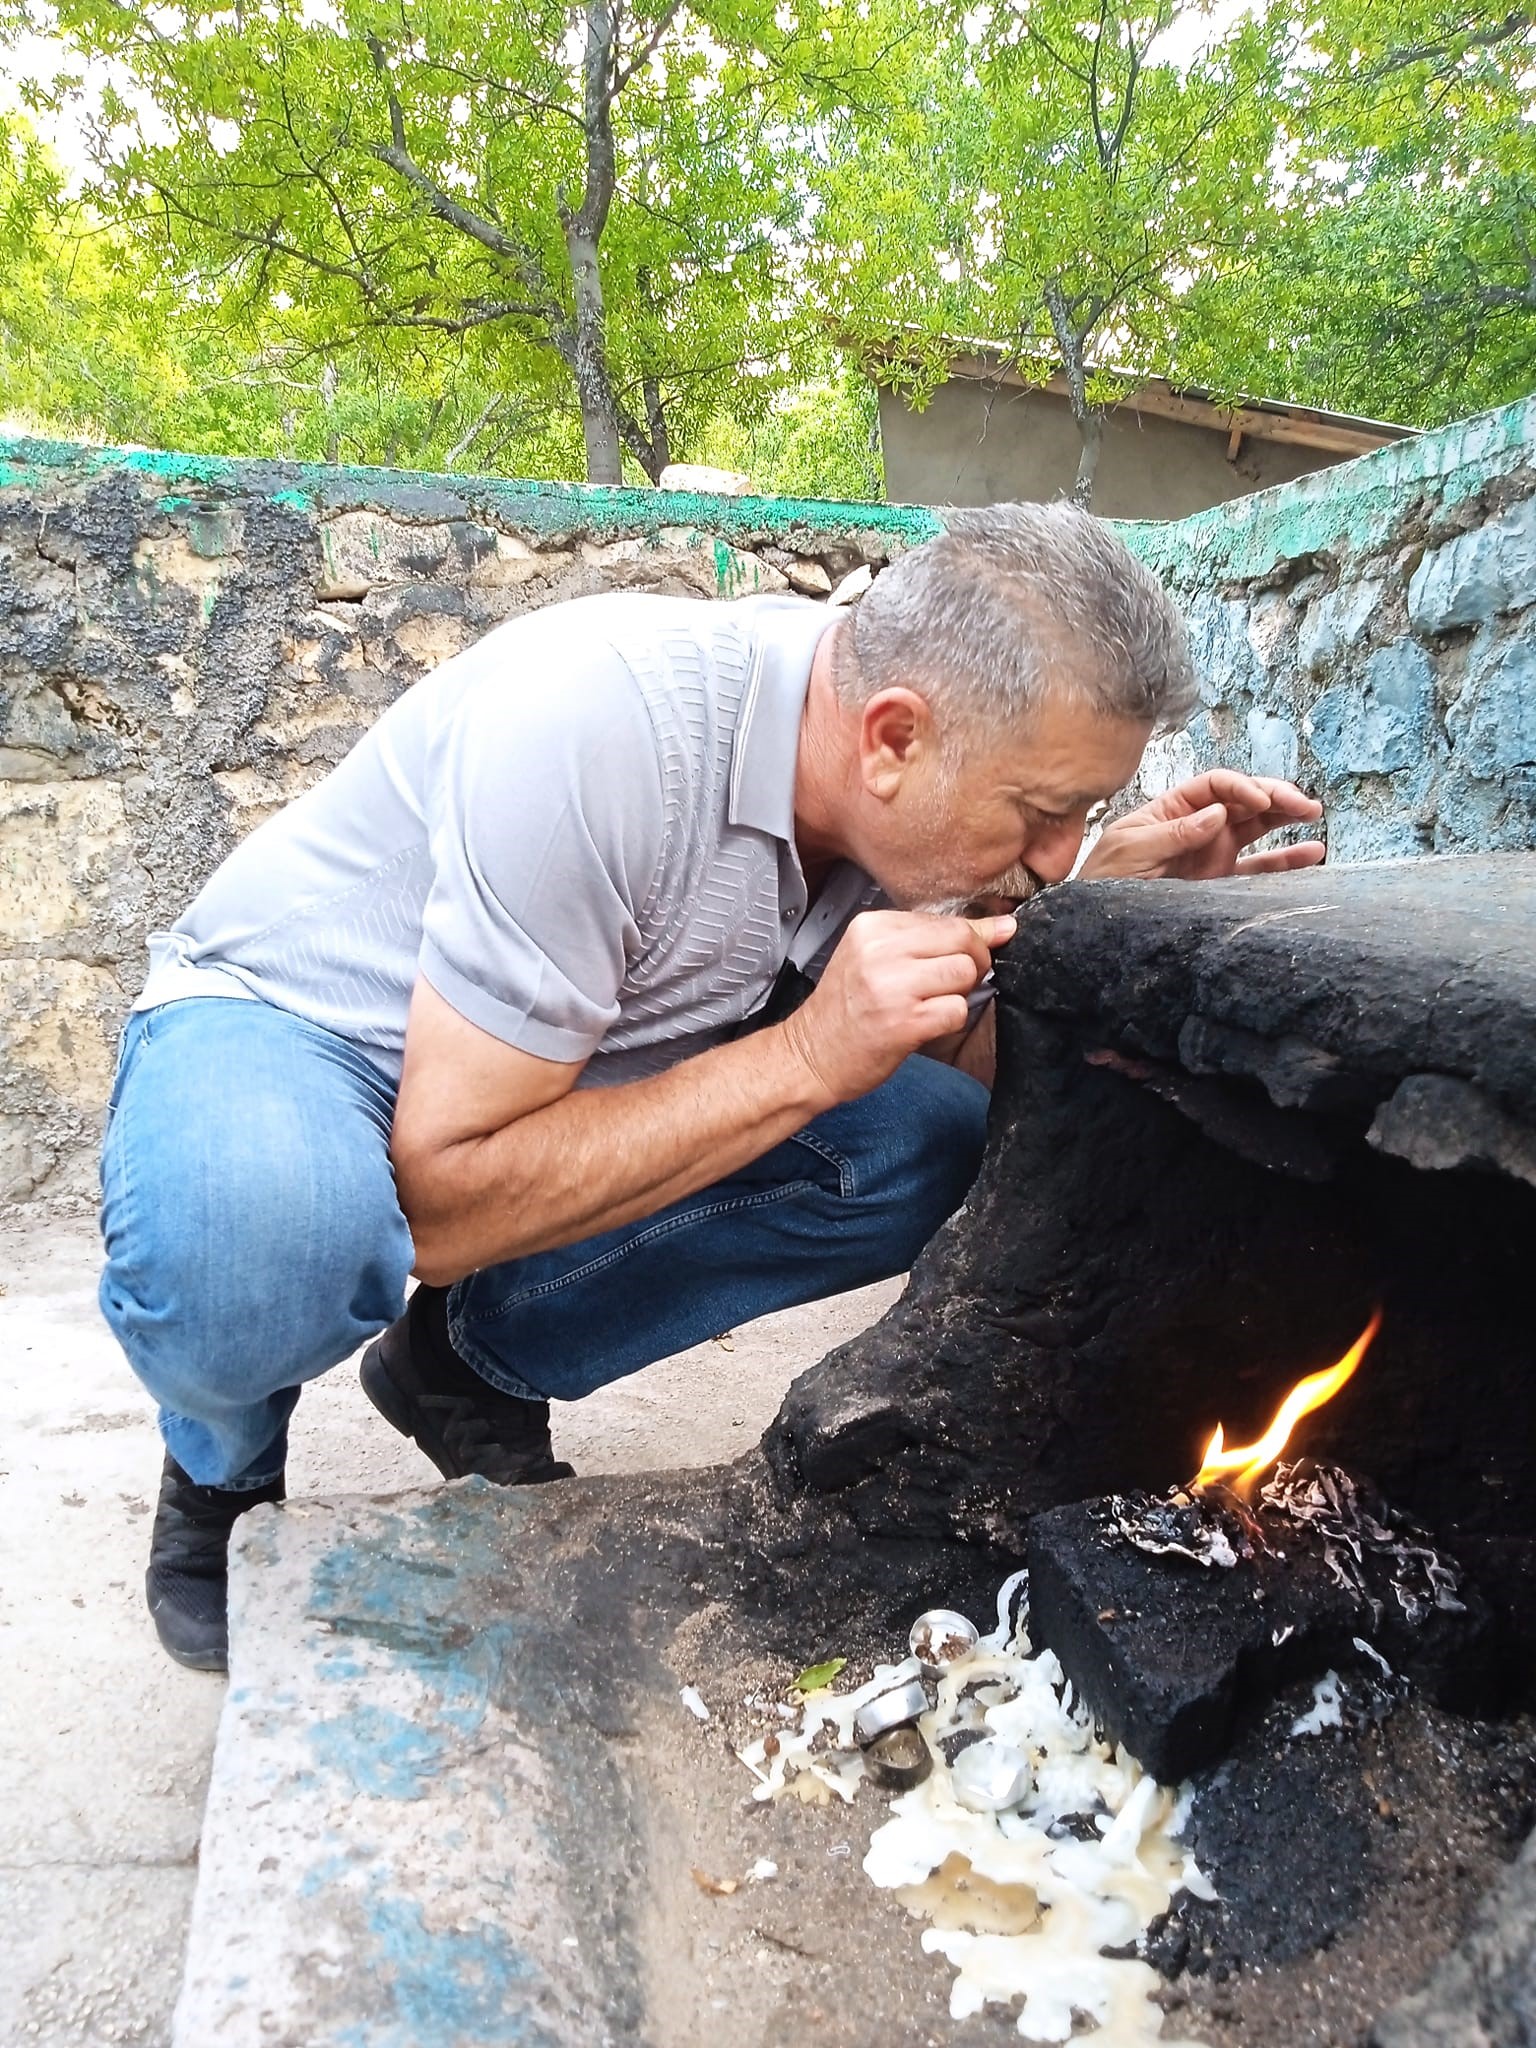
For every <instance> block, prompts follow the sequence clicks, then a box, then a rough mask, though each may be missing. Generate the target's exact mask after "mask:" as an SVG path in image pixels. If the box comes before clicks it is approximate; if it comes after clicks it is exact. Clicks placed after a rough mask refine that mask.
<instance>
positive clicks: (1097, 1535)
mask: <svg viewBox="0 0 1536 2048" xmlns="http://www.w3.org/2000/svg"><path fill="white" fill-rule="evenodd" d="M1297 1474H1300V1475H1301V1476H1300V1478H1297V1477H1295V1476H1294V1475H1297ZM1316 1475H1317V1468H1305V1469H1304V1468H1303V1467H1301V1466H1296V1467H1289V1468H1282V1473H1281V1478H1282V1479H1287V1478H1288V1483H1289V1486H1290V1488H1291V1489H1294V1488H1295V1487H1296V1486H1297V1485H1310V1486H1313V1487H1315V1486H1317V1485H1318V1484H1320V1483H1323V1484H1325V1483H1327V1482H1328V1481H1329V1479H1330V1478H1332V1477H1333V1476H1334V1475H1329V1474H1327V1473H1326V1472H1325V1473H1324V1474H1323V1475H1322V1479H1321V1480H1319V1479H1318V1477H1317V1476H1316ZM1337 1477H1338V1478H1340V1479H1343V1475H1337ZM1344 1483H1345V1485H1346V1486H1347V1485H1348V1482H1347V1481H1345V1482H1344ZM1273 1491H1274V1493H1275V1504H1267V1505H1265V1506H1262V1507H1261V1508H1260V1510H1259V1512H1258V1513H1257V1515H1255V1516H1253V1517H1247V1516H1240V1515H1234V1514H1231V1513H1229V1512H1226V1511H1224V1510H1223V1509H1222V1508H1221V1507H1219V1506H1216V1507H1212V1506H1209V1505H1207V1504H1205V1503H1203V1502H1201V1501H1200V1500H1199V1499H1198V1498H1195V1499H1191V1498H1190V1497H1188V1496H1176V1497H1174V1499H1173V1500H1169V1499H1167V1498H1155V1497H1153V1496H1149V1495H1131V1496H1113V1497H1109V1498H1105V1499H1100V1500H1093V1501H1084V1502H1081V1503H1079V1504H1077V1505H1075V1506H1070V1507H1064V1508H1056V1509H1053V1510H1051V1511H1050V1512H1049V1513H1046V1514H1043V1515H1037V1516H1036V1517H1035V1519H1034V1522H1033V1523H1032V1525H1031V1529H1030V1540H1029V1569H1030V1632H1031V1634H1032V1636H1033V1638H1034V1640H1035V1642H1036V1643H1037V1644H1041V1645H1044V1646H1045V1647H1046V1648H1048V1649H1051V1650H1053V1651H1054V1652H1055V1653H1056V1655H1057V1657H1058V1658H1059V1659H1060V1661H1061V1665H1062V1669H1063V1670H1064V1671H1065V1672H1066V1674H1067V1676H1068V1678H1070V1679H1071V1681H1072V1683H1073V1685H1074V1686H1075V1687H1076V1688H1077V1691H1078V1693H1079V1695H1080V1696H1081V1697H1082V1699H1083V1700H1084V1701H1085V1702H1086V1703H1087V1705H1088V1706H1089V1707H1090V1709H1091V1710H1092V1711H1093V1713H1094V1714H1095V1715H1096V1717H1097V1718H1098V1720H1099V1722H1100V1724H1101V1725H1102V1727H1103V1729H1104V1731H1105V1733H1106V1734H1107V1735H1108V1736H1109V1737H1110V1738H1111V1739H1112V1740H1114V1741H1116V1742H1120V1743H1123V1744H1124V1745H1125V1747H1126V1748H1127V1749H1129V1750H1130V1752H1131V1753H1132V1755H1133V1756H1135V1757H1136V1758H1137V1759H1138V1761H1139V1762H1140V1763H1141V1764H1143V1765H1144V1766H1145V1768H1146V1769H1147V1770H1149V1771H1151V1772H1152V1773H1153V1774H1154V1775H1155V1776H1156V1777H1158V1778H1161V1779H1163V1780H1164V1781H1165V1782H1170V1783H1172V1782H1177V1781H1178V1780H1180V1779H1182V1778H1185V1777H1187V1776H1188V1775H1189V1774H1190V1773H1191V1772H1192V1771H1196V1770H1199V1769H1201V1768H1202V1767H1203V1766H1205V1765H1207V1764H1211V1763H1214V1762H1215V1761H1216V1760H1217V1759H1218V1758H1219V1757H1220V1756H1221V1755H1222V1754H1223V1753H1224V1752H1225V1750H1226V1749H1227V1747H1228V1745H1229V1743H1230V1741H1231V1738H1232V1733H1233V1729H1234V1726H1235V1725H1236V1723H1237V1721H1238V1718H1239V1717H1240V1716H1241V1715H1243V1714H1244V1713H1245V1712H1249V1711H1251V1710H1254V1709H1256V1708H1259V1707H1262V1706H1264V1705H1265V1704H1266V1703H1267V1702H1268V1701H1269V1700H1270V1699H1271V1698H1273V1696H1274V1694H1275V1692H1276V1691H1277V1690H1278V1689H1279V1687H1281V1686H1282V1685H1284V1684H1286V1683H1287V1682H1289V1681H1290V1680H1292V1679H1296V1678H1308V1677H1314V1676H1317V1675H1319V1674H1321V1673H1322V1672H1324V1671H1326V1670H1328V1669H1330V1668H1349V1667H1354V1666H1358V1667H1365V1668H1368V1669H1371V1670H1373V1671H1374V1672H1375V1673H1377V1674H1378V1675H1384V1674H1383V1673H1382V1664H1383V1663H1384V1664H1385V1665H1386V1666H1388V1667H1389V1668H1390V1671H1391V1672H1392V1674H1393V1675H1394V1676H1397V1677H1400V1678H1402V1679H1404V1680H1406V1681H1408V1682H1410V1683H1412V1684H1413V1685H1414V1686H1415V1687H1416V1688H1417V1689H1418V1690H1420V1691H1422V1692H1424V1693H1425V1694H1427V1695H1428V1697H1430V1698H1431V1699H1433V1700H1435V1701H1436V1702H1437V1703H1438V1704H1441V1705H1449V1706H1454V1707H1457V1708H1459V1709H1461V1710H1463V1711H1466V1710H1472V1709H1476V1708H1486V1707H1488V1706H1490V1705H1492V1704H1493V1703H1494V1702H1495V1701H1496V1700H1497V1698H1498V1695H1499V1691H1500V1688H1501V1683H1502V1676H1501V1665H1500V1657H1499V1640H1498V1631H1497V1629H1496V1627H1495V1625H1494V1621H1493V1617H1492V1615H1491V1613H1490V1610H1489V1608H1488V1606H1487V1604H1486V1603H1485V1601H1484V1600H1483V1598H1482V1596H1481V1595H1480V1594H1479V1593H1478V1592H1477V1590H1476V1589H1475V1588H1474V1587H1472V1586H1471V1585H1470V1584H1469V1583H1468V1582H1467V1581H1466V1579H1465V1576H1464V1575H1463V1574H1462V1573H1461V1572H1460V1570H1459V1569H1458V1568H1457V1567H1456V1566H1454V1565H1453V1564H1452V1563H1451V1562H1450V1561H1449V1560H1447V1559H1445V1558H1444V1557H1443V1556H1442V1555H1441V1554H1440V1553H1438V1552H1436V1551H1435V1550H1434V1549H1433V1548H1432V1547H1431V1546H1429V1545H1428V1543H1427V1542H1426V1541H1425V1540H1424V1539H1423V1538H1422V1532H1419V1531H1417V1530H1414V1529H1412V1528H1411V1526H1404V1525H1403V1524H1402V1523H1401V1520H1400V1518H1399V1519H1396V1520H1393V1519H1391V1518H1390V1511H1387V1510H1382V1509H1381V1507H1380V1504H1379V1503H1376V1502H1374V1501H1373V1500H1372V1498H1371V1496H1370V1495H1369V1494H1368V1493H1364V1492H1362V1495H1361V1496H1359V1497H1357V1496H1356V1495H1355V1492H1354V1490H1353V1489H1352V1488H1351V1489H1350V1491H1349V1493H1348V1495H1347V1496H1346V1500H1347V1505H1348V1507H1349V1508H1350V1509H1353V1508H1354V1507H1355V1506H1356V1505H1357V1499H1358V1498H1363V1499H1364V1501H1365V1502H1366V1503H1367V1505H1365V1506H1363V1507H1361V1508H1360V1510H1359V1512H1360V1516H1361V1526H1362V1527H1364V1528H1368V1529H1374V1530H1375V1531H1378V1532H1380V1533H1381V1534H1382V1535H1384V1536H1387V1537H1392V1538H1395V1539H1396V1541H1395V1542H1393V1543H1382V1542H1373V1541H1372V1540H1371V1538H1370V1536H1369V1535H1368V1534H1366V1535H1364V1536H1362V1533H1361V1528H1360V1527H1356V1528H1351V1527H1349V1526H1348V1523H1347V1522H1346V1521H1344V1520H1341V1519H1340V1518H1334V1519H1332V1520H1331V1521H1329V1522H1328V1523H1327V1529H1328V1533H1325V1532H1324V1528H1323V1527H1321V1526H1319V1520H1320V1519H1321V1518H1319V1520H1308V1519H1305V1518H1297V1517H1294V1516H1293V1515H1291V1514H1289V1513H1287V1512H1286V1510H1285V1507H1284V1505H1283V1504H1281V1503H1283V1501H1284V1500H1285V1498H1286V1488H1285V1487H1283V1486H1281V1487H1276V1488H1275V1489H1273ZM1341 1532H1342V1533H1341ZM1357 1553H1358V1554H1357ZM1373 1651H1374V1652H1375V1656H1373V1655H1372V1652H1373ZM1378 1660H1379V1661H1378Z"/></svg>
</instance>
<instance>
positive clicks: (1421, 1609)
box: [1259, 1458, 1467, 1628]
mask: <svg viewBox="0 0 1536 2048" xmlns="http://www.w3.org/2000/svg"><path fill="white" fill-rule="evenodd" d="M1259 1499H1260V1503H1261V1505H1262V1506H1263V1507H1264V1508H1265V1509H1267V1510H1268V1511H1269V1512H1270V1513H1271V1514H1274V1515H1279V1516H1282V1517H1283V1518H1284V1519H1285V1520H1287V1521H1289V1522H1292V1523H1294V1524H1295V1525H1296V1526H1297V1527H1298V1528H1302V1529H1309V1530H1311V1531H1312V1532H1313V1533H1314V1534H1315V1535H1316V1536H1317V1537H1318V1538H1319V1539H1320V1541H1321V1543H1322V1546H1323V1562H1324V1563H1325V1565H1326V1566H1327V1568H1328V1571H1329V1572H1330V1573H1331V1575H1332V1577H1333V1579H1334V1581H1335V1583H1336V1584H1338V1585H1339V1586H1341V1587H1342V1588H1343V1589H1344V1591H1345V1592H1347V1593H1349V1594H1351V1595H1352V1596H1353V1597H1354V1598H1355V1599H1356V1600H1358V1601H1359V1602H1360V1604H1361V1605H1362V1606H1363V1607H1367V1608H1369V1609H1370V1612H1371V1616H1372V1619H1373V1620H1374V1621H1375V1622H1376V1623H1378V1624H1379V1623H1380V1621H1381V1618H1382V1603H1381V1601H1380V1600H1378V1599H1377V1598H1376V1597H1375V1596H1374V1595H1373V1594H1372V1592H1371V1591H1370V1589H1369V1587H1368V1585H1367V1583H1366V1576H1367V1565H1368V1563H1377V1564H1380V1565H1382V1566H1384V1567H1385V1570H1386V1576H1387V1579H1388V1582H1389V1584H1390V1585H1391V1588H1392V1591H1393V1593H1394V1594H1395V1596H1396V1598H1397V1602H1398V1605H1399V1606H1400V1607H1401V1608H1402V1611H1403V1615H1404V1617H1405V1619H1406V1620H1407V1622H1408V1625H1409V1626H1410V1627H1411V1628H1419V1627H1422V1625H1423V1624H1424V1622H1426V1621H1427V1620H1428V1619H1429V1617H1430V1615H1431V1614H1433V1613H1435V1612H1436V1611H1437V1610H1438V1611H1439V1612H1440V1613H1442V1614H1465V1613H1466V1611H1467V1610H1466V1603H1465V1601H1463V1600H1462V1599H1461V1597H1460V1595H1461V1574H1460V1571H1459V1569H1458V1568H1457V1566H1456V1565H1455V1564H1454V1563H1453V1562H1452V1561H1451V1559H1450V1558H1448V1557H1445V1556H1443V1555H1442V1554H1441V1552H1439V1551H1438V1550H1436V1549H1435V1547H1434V1545H1433V1544H1432V1543H1431V1541H1430V1538H1429V1535H1428V1533H1427V1532H1426V1531H1425V1530H1423V1529H1421V1528H1419V1527H1418V1525H1417V1524H1416V1523H1414V1522H1411V1521H1410V1520H1409V1519H1408V1517H1407V1516H1406V1515H1404V1514H1402V1513H1400V1512H1399V1511H1398V1510H1397V1509H1396V1508H1392V1507H1388V1506H1387V1504H1386V1503H1385V1502H1384V1501H1383V1500H1382V1498H1381V1496H1380V1495H1379V1494H1378V1493H1377V1492H1376V1490H1375V1488H1374V1487H1372V1486H1371V1485H1370V1484H1369V1482H1368V1481H1365V1480H1361V1479H1356V1478H1355V1477H1354V1476H1353V1475H1352V1474H1350V1473H1348V1472H1346V1471H1345V1470H1344V1469H1343V1468H1342V1466H1339V1465H1320V1464H1318V1463H1317V1462H1316V1461H1315V1460H1314V1459H1311V1458H1298V1459H1297V1460H1296V1461H1295V1463H1294V1464H1289V1465H1281V1466H1278V1467H1277V1468H1276V1471H1275V1474H1274V1476H1273V1478H1272V1479H1270V1480H1269V1481H1268V1482H1267V1483H1266V1485H1265V1487H1264V1490H1263V1492H1262V1493H1261V1494H1260V1496H1259Z"/></svg>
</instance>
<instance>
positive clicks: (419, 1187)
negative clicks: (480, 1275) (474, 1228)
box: [390, 1151, 472, 1287]
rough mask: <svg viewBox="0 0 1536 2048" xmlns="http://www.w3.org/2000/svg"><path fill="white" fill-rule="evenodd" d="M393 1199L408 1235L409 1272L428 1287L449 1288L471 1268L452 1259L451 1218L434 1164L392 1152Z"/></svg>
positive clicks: (458, 1260) (419, 1157) (417, 1157)
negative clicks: (411, 1259)
mask: <svg viewBox="0 0 1536 2048" xmlns="http://www.w3.org/2000/svg"><path fill="white" fill-rule="evenodd" d="M390 1163H391V1165H392V1166H393V1167H394V1170H395V1199H396V1200H397V1201H398V1202H399V1204H400V1212H401V1214H402V1215H403V1216H404V1218H405V1221H406V1227H407V1228H408V1229H409V1231H410V1233H411V1244H412V1247H413V1248H414V1250H415V1254H416V1258H415V1263H414V1264H413V1265H412V1267H411V1271H412V1272H413V1273H414V1274H415V1276H416V1278H417V1279H418V1280H420V1281H422V1282H423V1283H424V1284H425V1285H426V1286H428V1287H451V1286H452V1285H453V1283H454V1282H455V1281H456V1280H462V1279H463V1278H464V1276H465V1274H466V1272H468V1271H471V1270H472V1268H470V1267H468V1266H466V1265H465V1263H464V1261H463V1259H462V1258H461V1257H456V1256H455V1246H454V1237H455V1234H456V1233H455V1230H454V1218H453V1214H452V1211H451V1208H450V1207H449V1205H448V1204H447V1203H446V1201H445V1196H446V1193H447V1189H446V1188H445V1186H444V1184H443V1176H442V1173H441V1170H440V1166H439V1169H438V1170H436V1171H434V1164H435V1162H433V1161H430V1160H428V1159H426V1158H423V1157H421V1156H419V1155H417V1156H412V1155H410V1154H403V1155H402V1154H401V1153H400V1152H398V1151H396V1152H392V1153H391V1156H390Z"/></svg>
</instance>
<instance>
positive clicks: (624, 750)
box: [419, 615, 665, 1063]
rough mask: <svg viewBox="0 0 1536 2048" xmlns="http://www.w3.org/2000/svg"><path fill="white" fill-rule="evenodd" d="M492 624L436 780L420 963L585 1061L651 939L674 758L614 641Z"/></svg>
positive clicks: (520, 1032) (541, 1041)
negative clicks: (501, 637) (586, 645)
mask: <svg viewBox="0 0 1536 2048" xmlns="http://www.w3.org/2000/svg"><path fill="white" fill-rule="evenodd" d="M548 616H549V615H546V617H548ZM530 623H531V622H530ZM519 624H520V625H521V624H522V622H521V621H520V622H519ZM497 638H498V636H497V635H492V636H490V638H489V639H488V640H487V641H485V642H482V643H481V648H479V649H476V650H474V652H475V653H476V654H479V653H481V651H482V650H483V651H484V654H485V656H486V662H485V666H484V668H483V671H482V672H480V673H477V674H476V675H475V676H474V678H473V680H472V681H471V682H470V683H469V685H468V686H467V688H466V689H465V691H464V693H463V695H462V697H461V698H460V700H459V703H458V704H457V706H456V707H455V710H454V712H453V714H452V716H451V718H450V719H449V721H448V724H447V728H446V731H445V732H444V734H443V736H442V739H441V743H440V745H439V747H438V748H437V749H436V750H435V754H434V760H433V764H432V770H431V773H430V774H429V778H428V810H429V816H428V830H429V836H430V845H431V851H432V861H433V881H432V887H431V891H430V894H429V895H428V898H427V903H426V908H425V912H424V916H423V931H422V944H421V954H420V960H419V968H420V972H421V973H422V975H423V976H424V977H425V978H426V980H427V981H428V982H430V983H431V985H432V987H433V988H434V989H436V991H437V993H438V994H439V995H440V996H442V997H443V999H444V1001H445V1002H447V1003H449V1004H451V1005H452V1007H453V1008H454V1009H455V1010H457V1011H458V1012H459V1014H460V1015H461V1016H462V1017H466V1018H468V1020H469V1021H470V1023H472V1024H476V1025H478V1026H479V1027H480V1029H481V1030H483V1031H488V1032H490V1033H491V1035H492V1036H493V1037H496V1038H500V1039H502V1040H503V1041H504V1042H505V1043H506V1044H508V1045H513V1046H517V1047H518V1048H519V1049H520V1050H522V1051H524V1052H530V1053H534V1054H536V1055H537V1056H538V1057H539V1058H541V1059H548V1060H559V1061H562V1062H572V1063H574V1062H579V1061H582V1060H585V1059H587V1058H588V1057H589V1056H590V1055H591V1054H592V1053H593V1052H594V1051H595V1050H596V1049H597V1047H598V1045H599V1044H600V1043H601V1041H602V1039H603V1037H604V1036H605V1034H606V1033H607V1032H608V1030H609V1029H610V1028H611V1027H612V1025H613V1024H614V1023H615V1021H616V1020H617V1018H618V1014H619V1003H618V994H619V990H620V988H621V986H622V985H623V981H624V977H625V974H626V972H627V969H628V963H629V960H630V959H631V958H632V957H633V955H634V953H635V951H636V950H637V949H638V947H639V944H640V923H639V920H640V914H641V912H642V911H643V909H644V906H645V903H646V900H647V898H648V896H649V894H650V891H651V887H652V884H653V881H654V878H655V874H656V871H657V868H658V865H659V863H660V859H661V854H662V847H663V839H664V832H665V807H664V803H663V798H662V777H661V764H660V760H659V756H658V752H657V744H656V737H655V731H654V727H653V726H652V723H651V718H650V713H649V712H648V710H647V709H646V706H645V701H644V699H643V697H642V696H641V693H640V689H639V686H638V685H637V684H636V682H635V680H634V677H633V676H632V674H631V673H630V670H629V669H628V667H627V665H626V664H625V663H624V661H623V659H622V658H621V657H620V656H619V654H618V653H617V652H616V651H615V650H614V649H612V648H611V647H608V646H605V645H604V646H598V647H596V648H592V649H587V650H581V649H573V648H572V647H571V646H570V645H569V644H568V640H567V644H565V645H564V646H562V644H561V641H560V638H559V637H558V636H556V635H555V634H553V633H549V632H545V633H538V632H535V633H533V634H530V635H526V636H514V637H513V639H512V640H511V641H510V642H509V643H508V644H507V646H506V648H505V651H504V652H502V651H501V650H497V649H495V646H494V643H495V641H496V639H497Z"/></svg>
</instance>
